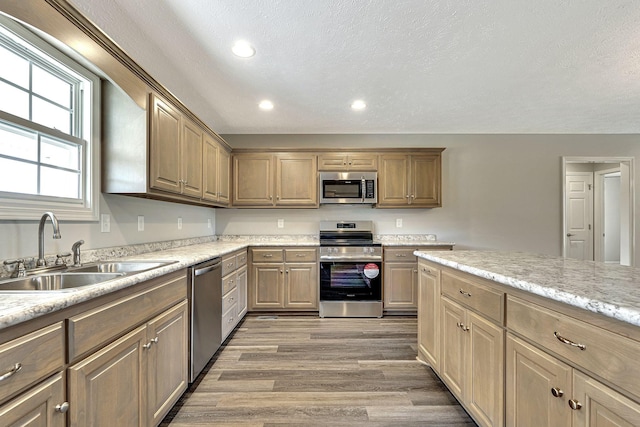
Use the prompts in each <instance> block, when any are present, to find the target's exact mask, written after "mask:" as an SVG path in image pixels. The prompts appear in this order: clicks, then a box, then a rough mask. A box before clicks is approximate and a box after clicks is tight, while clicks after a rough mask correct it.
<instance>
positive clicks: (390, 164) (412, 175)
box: [377, 150, 442, 208]
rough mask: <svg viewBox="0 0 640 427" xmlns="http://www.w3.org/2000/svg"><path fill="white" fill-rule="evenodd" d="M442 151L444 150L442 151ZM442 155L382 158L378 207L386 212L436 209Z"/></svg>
mask: <svg viewBox="0 0 640 427" xmlns="http://www.w3.org/2000/svg"><path fill="white" fill-rule="evenodd" d="M440 151H441V150H440ZM440 164H441V155H440V153H439V152H438V153H434V154H415V155H406V154H395V153H388V154H382V155H380V166H379V168H378V204H377V207H381V208H386V207H393V208H398V207H402V208H406V207H409V208H433V207H439V206H442V202H441V171H440V169H441V166H440Z"/></svg>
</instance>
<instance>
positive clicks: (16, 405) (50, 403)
mask: <svg viewBox="0 0 640 427" xmlns="http://www.w3.org/2000/svg"><path fill="white" fill-rule="evenodd" d="M65 395H66V393H65V387H64V378H63V375H62V373H60V372H59V373H57V374H55V375H54V376H52V377H51V378H49V379H48V380H46V381H44V382H43V383H42V384H39V385H37V386H36V387H33V388H32V389H30V390H29V391H27V392H25V393H23V394H21V395H20V396H19V397H17V398H15V399H14V400H12V401H10V402H8V403H6V404H4V405H2V406H0V425H2V426H22V427H65V426H66V425H67V414H66V410H67V407H68V403H67V402H65ZM62 405H67V406H62Z"/></svg>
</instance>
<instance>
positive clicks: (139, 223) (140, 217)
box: [138, 215, 144, 231]
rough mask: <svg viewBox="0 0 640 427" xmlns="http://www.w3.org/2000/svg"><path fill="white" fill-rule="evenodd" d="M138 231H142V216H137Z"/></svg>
mask: <svg viewBox="0 0 640 427" xmlns="http://www.w3.org/2000/svg"><path fill="white" fill-rule="evenodd" d="M138 231H144V215H138Z"/></svg>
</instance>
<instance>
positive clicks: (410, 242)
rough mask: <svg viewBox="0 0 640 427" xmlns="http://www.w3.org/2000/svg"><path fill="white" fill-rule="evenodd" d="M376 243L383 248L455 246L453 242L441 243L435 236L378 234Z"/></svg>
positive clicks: (374, 237)
mask: <svg viewBox="0 0 640 427" xmlns="http://www.w3.org/2000/svg"><path fill="white" fill-rule="evenodd" d="M373 240H374V242H376V243H380V244H382V246H413V247H418V246H425V247H426V246H455V243H452V242H441V241H438V240H437V239H436V236H435V235H434V234H376V235H375V236H373Z"/></svg>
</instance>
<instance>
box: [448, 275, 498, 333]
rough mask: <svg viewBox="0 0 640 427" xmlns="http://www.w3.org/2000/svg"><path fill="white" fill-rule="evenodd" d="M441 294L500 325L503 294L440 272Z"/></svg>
mask: <svg viewBox="0 0 640 427" xmlns="http://www.w3.org/2000/svg"><path fill="white" fill-rule="evenodd" d="M442 293H443V294H444V295H447V296H448V297H449V298H451V299H452V300H455V301H458V302H459V303H461V304H464V305H466V306H467V307H471V308H472V309H474V310H476V311H477V312H478V313H482V314H484V315H485V316H487V317H488V318H490V319H493V320H494V321H496V322H498V323H500V324H502V322H503V313H504V309H503V307H504V293H503V292H499V291H495V290H493V289H489V288H486V287H484V286H481V285H479V284H477V283H474V282H472V281H470V280H467V279H465V278H462V277H458V276H453V275H451V274H449V273H447V272H442Z"/></svg>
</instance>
